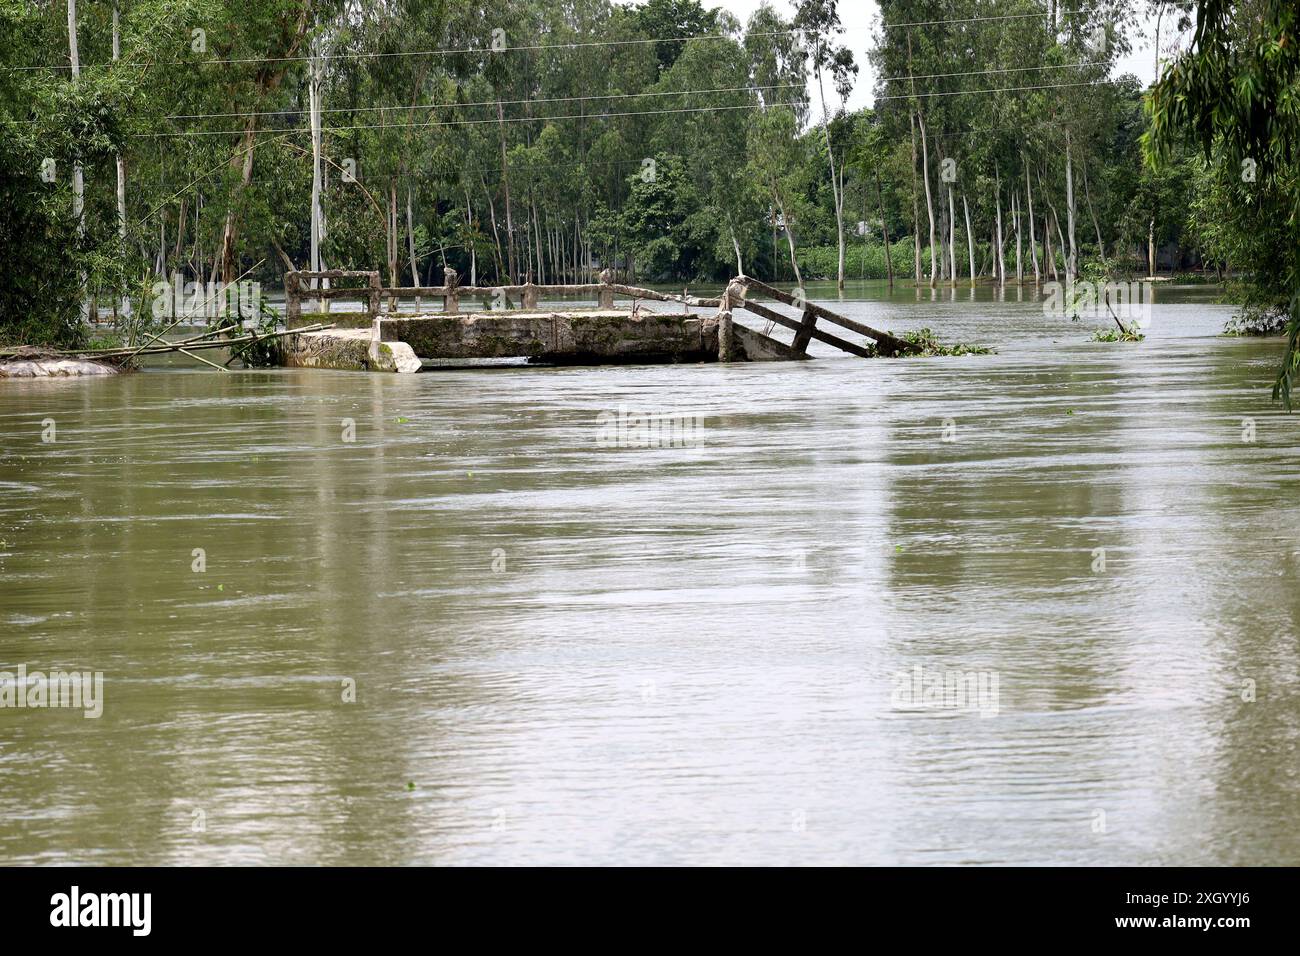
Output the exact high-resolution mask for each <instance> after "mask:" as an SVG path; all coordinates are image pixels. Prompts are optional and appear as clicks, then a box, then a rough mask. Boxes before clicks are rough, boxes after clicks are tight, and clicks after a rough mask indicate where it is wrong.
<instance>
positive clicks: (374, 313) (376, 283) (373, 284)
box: [366, 272, 383, 321]
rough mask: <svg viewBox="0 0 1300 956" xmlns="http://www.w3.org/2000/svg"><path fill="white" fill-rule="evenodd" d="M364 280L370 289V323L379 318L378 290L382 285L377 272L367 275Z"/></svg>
mask: <svg viewBox="0 0 1300 956" xmlns="http://www.w3.org/2000/svg"><path fill="white" fill-rule="evenodd" d="M366 279H367V280H368V284H369V287H370V296H369V298H370V302H369V303H368V305H369V306H370V319H371V321H374V320H376V319H378V318H379V298H380V296H379V294H380V290H381V289H382V288H383V284H382V283H381V281H380V279H379V273H378V272H370V273H367V274H366Z"/></svg>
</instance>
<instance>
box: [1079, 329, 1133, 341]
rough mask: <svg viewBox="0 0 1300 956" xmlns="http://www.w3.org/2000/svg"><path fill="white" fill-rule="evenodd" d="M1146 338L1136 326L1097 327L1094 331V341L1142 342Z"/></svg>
mask: <svg viewBox="0 0 1300 956" xmlns="http://www.w3.org/2000/svg"><path fill="white" fill-rule="evenodd" d="M1145 338H1146V335H1145V334H1143V333H1142V332H1139V331H1138V330H1137V329H1135V328H1118V329H1097V330H1096V331H1094V332H1093V333H1092V340H1093V341H1094V342H1141V341H1142V340H1143V339H1145Z"/></svg>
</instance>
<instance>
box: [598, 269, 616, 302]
mask: <svg viewBox="0 0 1300 956" xmlns="http://www.w3.org/2000/svg"><path fill="white" fill-rule="evenodd" d="M612 280H613V276H612V275H611V274H610V271H609V270H608V269H601V270H600V285H601V289H600V307H601V308H602V309H612V308H614V290H613V289H612V288H611V287H610V282H611V281H612Z"/></svg>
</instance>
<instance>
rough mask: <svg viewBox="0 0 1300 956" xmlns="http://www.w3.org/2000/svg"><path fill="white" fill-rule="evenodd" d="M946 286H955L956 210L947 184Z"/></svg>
mask: <svg viewBox="0 0 1300 956" xmlns="http://www.w3.org/2000/svg"><path fill="white" fill-rule="evenodd" d="M948 284H949V285H951V286H954V287H955V286H956V285H957V209H956V207H955V206H954V205H953V198H952V184H951V183H949V184H948Z"/></svg>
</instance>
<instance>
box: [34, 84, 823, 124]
mask: <svg viewBox="0 0 1300 956" xmlns="http://www.w3.org/2000/svg"><path fill="white" fill-rule="evenodd" d="M800 89H806V87H805V86H804V84H802V83H799V84H793V83H787V84H784V85H781V86H731V87H720V88H717V89H707V90H663V91H650V92H645V93H606V94H592V95H588V96H551V97H533V98H529V99H523V100H481V101H480V102H477V103H456V102H450V101H449V102H446V103H415V104H409V105H405V106H336V107H333V108H331V109H327V110H321V111H320V112H321V113H374V112H384V111H387V110H393V111H397V112H402V111H409V110H439V109H461V108H470V107H478V106H497V105H501V106H523V105H527V104H530V103H578V102H589V101H594V100H623V99H638V98H640V97H655V96H692V95H695V94H707V93H745V92H748V91H750V90H754V91H758V90H800ZM302 112H303V110H301V109H292V110H264V111H257V110H245V111H236V112H231V113H177V114H172V115H170V116H167V117H166V118H167V119H171V120H182V119H190V120H192V119H215V118H218V117H234V116H297V115H298V114H299V113H302ZM29 122H35V121H34V120H33V121H29Z"/></svg>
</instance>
